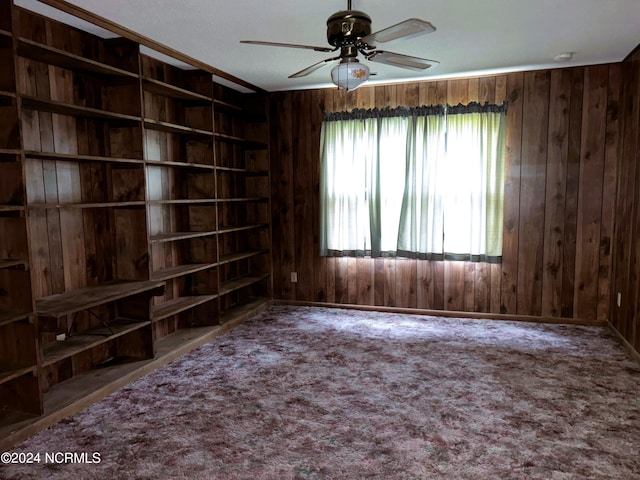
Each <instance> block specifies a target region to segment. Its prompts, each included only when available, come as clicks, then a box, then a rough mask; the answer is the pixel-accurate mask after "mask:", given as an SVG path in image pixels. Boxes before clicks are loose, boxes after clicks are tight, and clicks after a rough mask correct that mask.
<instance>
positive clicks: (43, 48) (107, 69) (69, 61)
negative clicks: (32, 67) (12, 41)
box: [17, 38, 138, 79]
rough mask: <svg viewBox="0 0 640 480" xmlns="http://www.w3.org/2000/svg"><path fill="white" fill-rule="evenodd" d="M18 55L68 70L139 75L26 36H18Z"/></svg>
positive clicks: (130, 75)
mask: <svg viewBox="0 0 640 480" xmlns="http://www.w3.org/2000/svg"><path fill="white" fill-rule="evenodd" d="M17 51H18V55H20V56H21V57H25V58H29V59H31V60H36V61H38V62H42V63H48V64H51V65H56V66H58V67H63V68H66V69H68V70H80V71H83V72H89V73H97V74H100V75H107V76H110V77H124V78H131V79H137V78H138V75H137V74H135V73H132V72H129V71H127V70H123V69H121V68H117V67H113V66H111V65H108V64H105V63H101V62H98V61H96V60H92V59H90V58H84V57H81V56H79V55H75V54H73V53H70V52H66V51H64V50H59V49H57V48H53V47H50V46H48V45H43V44H41V43H38V42H34V41H32V40H28V39H26V38H18V41H17Z"/></svg>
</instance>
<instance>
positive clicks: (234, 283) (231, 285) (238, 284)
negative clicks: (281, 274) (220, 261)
mask: <svg viewBox="0 0 640 480" xmlns="http://www.w3.org/2000/svg"><path fill="white" fill-rule="evenodd" d="M267 277H269V274H268V273H265V274H263V275H247V276H244V277H239V278H234V279H233V280H227V281H226V282H222V284H221V285H220V295H221V296H222V295H227V294H229V293H231V292H235V291H236V290H239V289H241V288H244V287H248V286H249V285H253V284H254V283H258V282H260V281H261V280H264V279H265V278H267Z"/></svg>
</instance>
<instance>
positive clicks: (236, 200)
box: [218, 197, 269, 203]
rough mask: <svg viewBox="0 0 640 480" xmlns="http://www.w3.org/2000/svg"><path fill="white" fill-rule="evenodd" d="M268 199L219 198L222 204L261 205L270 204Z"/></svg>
mask: <svg viewBox="0 0 640 480" xmlns="http://www.w3.org/2000/svg"><path fill="white" fill-rule="evenodd" d="M268 201H269V198H268V197H245V198H219V199H218V202H220V203H260V202H268Z"/></svg>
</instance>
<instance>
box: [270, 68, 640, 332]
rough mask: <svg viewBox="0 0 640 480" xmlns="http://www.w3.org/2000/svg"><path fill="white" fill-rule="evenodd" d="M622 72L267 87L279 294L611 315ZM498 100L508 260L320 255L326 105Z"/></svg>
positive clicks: (423, 305) (455, 307)
mask: <svg viewBox="0 0 640 480" xmlns="http://www.w3.org/2000/svg"><path fill="white" fill-rule="evenodd" d="M623 78H624V77H623V70H622V65H619V64H616V65H600V66H593V67H579V68H569V69H556V70H545V71H535V72H523V73H512V74H507V75H498V76H486V77H476V78H465V79H454V80H446V81H445V80H439V81H433V82H415V83H407V84H397V85H384V86H371V87H361V88H359V89H358V90H356V91H354V92H349V93H346V92H344V91H340V90H337V89H326V90H313V91H305V92H279V93H275V94H273V101H272V111H271V113H272V118H271V123H272V129H273V135H274V142H273V145H274V146H275V148H273V149H272V159H271V160H272V172H273V177H272V178H273V180H272V199H273V226H274V229H273V242H274V248H273V250H274V268H275V272H274V297H275V298H277V299H283V300H298V301H305V302H330V303H342V304H358V305H374V306H375V305H377V306H394V307H402V308H421V309H433V310H445V311H465V312H480V313H488V314H499V313H502V314H512V315H532V316H542V317H564V318H574V319H581V320H599V321H602V320H606V319H607V318H608V315H609V308H608V305H609V304H610V303H612V298H611V294H610V291H611V278H612V275H611V269H612V265H613V263H612V249H611V242H612V232H613V228H614V213H615V209H614V201H613V199H614V198H615V192H616V179H618V177H620V176H621V175H619V174H618V164H617V162H616V159H617V158H618V152H619V151H621V147H620V145H621V138H622V137H621V134H620V131H621V128H622V125H621V123H622V122H621V121H620V120H619V118H618V114H617V111H618V109H619V108H620V107H619V103H620V98H621V94H622V88H623V82H622V79H623ZM504 100H507V101H508V103H509V107H508V114H507V142H506V143H507V152H506V175H505V179H506V180H505V198H506V201H505V214H504V215H505V216H504V237H503V244H504V247H503V259H502V263H500V264H487V263H473V262H450V261H445V262H442V261H440V262H438V261H424V260H408V259H387V258H381V259H368V258H358V259H353V258H325V257H320V256H319V254H318V252H319V247H318V238H319V175H320V173H319V172H320V164H319V143H318V142H319V136H320V128H321V121H322V112H323V111H337V110H349V109H352V108H356V107H357V108H371V107H387V106H389V107H393V106H397V105H420V104H441V103H449V104H458V103H463V104H466V103H469V102H472V101H479V102H483V103H484V102H496V103H501V102H502V101H504ZM633 148H634V147H633V146H631V145H628V146H627V147H626V151H628V152H630V151H631V150H632V149H633ZM626 168H627V170H628V169H629V168H630V167H629V166H627V167H626ZM634 213H635V212H634ZM628 215H631V213H628ZM636 216H637V215H636ZM620 255H621V254H619V256H620ZM630 255H631V249H630V248H627V249H626V253H625V254H624V255H622V256H624V258H627V257H630ZM291 272H297V273H298V282H297V283H292V282H291V281H290V274H291ZM636 303H637V300H636Z"/></svg>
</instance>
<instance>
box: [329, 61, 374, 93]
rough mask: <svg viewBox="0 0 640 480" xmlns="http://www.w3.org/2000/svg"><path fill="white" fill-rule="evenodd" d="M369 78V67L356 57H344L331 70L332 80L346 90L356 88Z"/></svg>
mask: <svg viewBox="0 0 640 480" xmlns="http://www.w3.org/2000/svg"><path fill="white" fill-rule="evenodd" d="M367 80H369V67H367V66H366V65H363V64H361V63H360V62H359V61H358V60H357V59H355V58H343V59H342V61H341V62H340V63H339V64H338V65H337V66H335V67H334V68H333V70H331V81H332V82H333V83H334V84H335V85H337V86H338V88H342V89H344V90H355V89H356V88H358V87H359V86H360V85H362V84H363V83H364V82H366V81H367Z"/></svg>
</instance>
